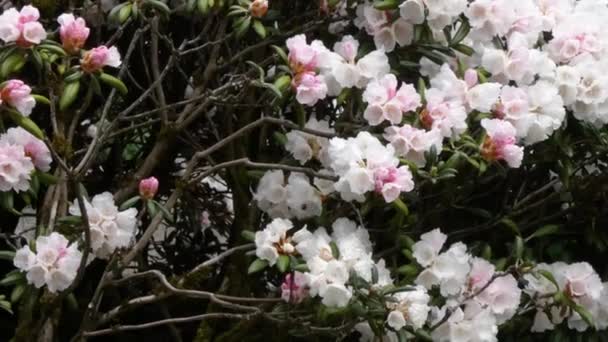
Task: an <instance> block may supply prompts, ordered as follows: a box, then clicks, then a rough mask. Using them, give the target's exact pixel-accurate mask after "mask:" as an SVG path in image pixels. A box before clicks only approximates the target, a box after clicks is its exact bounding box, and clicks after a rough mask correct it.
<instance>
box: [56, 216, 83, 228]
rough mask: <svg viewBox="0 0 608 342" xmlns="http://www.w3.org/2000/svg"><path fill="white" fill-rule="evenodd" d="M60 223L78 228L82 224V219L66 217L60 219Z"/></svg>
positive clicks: (79, 217)
mask: <svg viewBox="0 0 608 342" xmlns="http://www.w3.org/2000/svg"><path fill="white" fill-rule="evenodd" d="M58 221H59V223H62V224H67V225H73V226H77V225H79V224H81V223H82V217H81V216H64V217H62V218H60V219H59V220H58Z"/></svg>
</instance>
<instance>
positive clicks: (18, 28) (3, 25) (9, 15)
mask: <svg viewBox="0 0 608 342" xmlns="http://www.w3.org/2000/svg"><path fill="white" fill-rule="evenodd" d="M39 18H40V12H39V11H38V9H37V8H36V7H34V6H30V5H27V6H23V8H22V9H21V11H17V10H16V9H15V8H9V9H7V10H6V11H4V12H3V13H2V15H0V39H2V41H4V42H5V43H12V42H14V43H15V44H17V45H18V46H20V47H23V48H27V47H30V46H32V45H36V44H40V42H41V41H42V40H43V39H45V38H46V31H45V30H44V27H42V24H41V23H40V22H39V21H38V19H39Z"/></svg>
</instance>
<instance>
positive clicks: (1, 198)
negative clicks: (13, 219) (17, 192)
mask: <svg viewBox="0 0 608 342" xmlns="http://www.w3.org/2000/svg"><path fill="white" fill-rule="evenodd" d="M13 197H14V194H13V193H12V192H11V191H5V192H0V206H2V208H3V209H4V210H8V211H12V210H13V209H14V205H15V204H14V198H13Z"/></svg>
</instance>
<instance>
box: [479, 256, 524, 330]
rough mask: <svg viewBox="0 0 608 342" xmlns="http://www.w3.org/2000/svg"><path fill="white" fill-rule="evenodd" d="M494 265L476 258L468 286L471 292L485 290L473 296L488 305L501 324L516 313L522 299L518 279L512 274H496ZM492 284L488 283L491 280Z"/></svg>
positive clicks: (482, 303)
mask: <svg viewBox="0 0 608 342" xmlns="http://www.w3.org/2000/svg"><path fill="white" fill-rule="evenodd" d="M494 272H495V271H494V265H492V264H490V263H489V262H487V261H486V260H484V259H481V258H474V259H473V262H472V266H471V273H470V274H469V280H468V284H467V286H468V287H469V291H470V292H471V293H478V292H479V291H480V290H482V289H483V291H482V292H481V293H479V294H477V296H475V297H474V298H473V300H475V301H477V302H478V303H479V304H481V305H482V306H483V307H487V308H489V309H490V311H491V312H492V313H493V314H494V315H495V316H496V319H497V322H498V323H499V324H501V323H503V322H506V321H507V320H509V319H510V318H511V317H513V315H514V314H515V311H516V310H517V308H518V307H519V303H520V299H521V290H520V289H519V287H518V285H517V280H515V278H514V277H513V276H512V275H511V274H507V275H504V276H498V277H496V278H495V279H493V280H492V277H493V276H494ZM490 281H491V283H490V285H487V284H488V282H490Z"/></svg>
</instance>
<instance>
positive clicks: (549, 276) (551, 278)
mask: <svg viewBox="0 0 608 342" xmlns="http://www.w3.org/2000/svg"><path fill="white" fill-rule="evenodd" d="M536 272H537V273H538V274H540V275H541V276H543V277H545V278H547V280H548V281H550V282H551V283H553V285H555V289H556V291H559V284H558V283H557V280H555V277H554V276H553V273H551V272H549V271H547V270H537V271H536Z"/></svg>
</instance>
